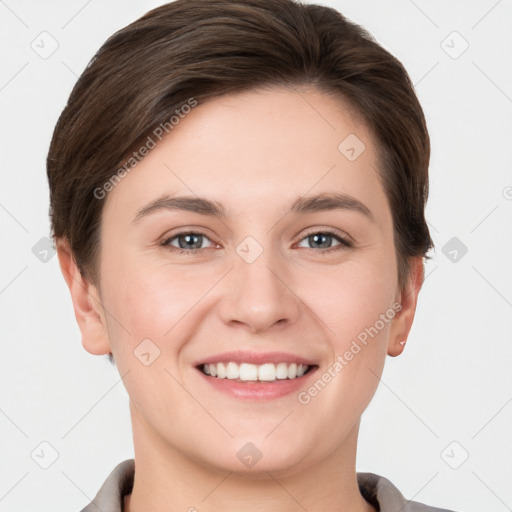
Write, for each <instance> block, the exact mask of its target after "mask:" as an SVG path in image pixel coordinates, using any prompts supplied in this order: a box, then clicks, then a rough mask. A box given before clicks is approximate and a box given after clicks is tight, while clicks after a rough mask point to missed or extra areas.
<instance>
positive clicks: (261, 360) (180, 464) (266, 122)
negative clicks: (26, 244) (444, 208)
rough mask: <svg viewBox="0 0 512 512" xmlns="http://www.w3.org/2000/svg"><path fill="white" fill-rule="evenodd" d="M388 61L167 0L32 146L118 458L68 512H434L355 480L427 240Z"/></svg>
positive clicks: (400, 101)
mask: <svg viewBox="0 0 512 512" xmlns="http://www.w3.org/2000/svg"><path fill="white" fill-rule="evenodd" d="M429 155H430V146H429V137H428V132H427V128H426V124H425V119H424V116H423V112H422V109H421V106H420V105H419V103H418V100H417V98H416V96H415V94H414V91H413V88H412V85H411V82H410V80H409V77H408V75H407V73H406V71H405V70H404V68H403V66H402V65H401V64H400V62H398V61H397V60H396V59H395V58H394V57H393V56H391V55H390V54H389V53H388V52H387V51H385V50H384V49H383V48H381V47H380V46H379V45H378V44H377V43H376V42H375V41H374V40H373V39H372V38H371V36H370V35H369V34H368V33H367V32H366V31H364V30H363V29H362V28H361V27H359V26H357V25H355V24H353V23H351V22H349V21H348V20H346V19H345V18H344V17H343V16H342V15H341V14H340V13H338V12H337V11H335V10H333V9H329V8H326V7H321V6H317V5H302V4H299V3H296V2H293V1H291V0H244V1H241V0H236V1H226V0H211V1H202V0H186V1H185V0H178V1H176V2H173V3H170V4H166V5H163V6H162V7H160V8H157V9H155V10H153V11H151V12H149V13H147V14H146V15H145V16H143V17H142V18H141V19H139V20H137V21H135V22H134V23H132V24H131V25H129V26H127V27H125V28H124V29H122V30H120V31H119V32H117V33H116V34H114V35H113V36H112V37H111V38H110V39H108V40H107V41H106V43H105V44H104V45H103V47H102V48H101V49H100V50H99V51H98V53H97V54H96V55H95V57H94V58H93V60H92V61H91V63H90V64H89V66H88V67H87V69H86V70H85V71H84V73H83V74H82V76H81V77H80V79H79V80H78V83H77V84H76V86H75V88H74V90H73V91H72V94H71V96H70V98H69V102H68V104H67V106H66V108H65V109H64V111H63V113H62V115H61V117H60V119H59V122H58V124H57V126H56V129H55V133H54V136H53V140H52V144H51V147H50V151H49V155H48V177H49V182H50V191H51V220H52V229H53V236H54V238H55V241H56V245H57V248H58V256H59V262H60V266H61V269H62V272H63V275H64V278H65V279H66V282H67V284H68V286H69V289H70V292H71V297H72V300H73V305H74V309H75V314H76V318H77V322H78V325H79V327H80V330H81V333H82V343H83V346H84V348H85V349H86V350H87V351H88V352H90V353H91V354H97V355H101V354H108V356H109V358H110V359H111V361H112V362H114V363H115V364H116V366H117V367H118V369H119V372H120V374H121V376H122V378H123V382H124V385H125V387H126V389H127V391H128V394H129V396H130V414H131V419H132V428H133V439H134V450H135V459H134V460H127V461H124V462H123V463H121V464H119V465H118V466H117V467H116V468H115V469H114V471H113V472H112V473H111V474H110V476H109V477H108V479H107V481H106V482H105V483H104V485H103V486H102V487H101V489H100V490H99V492H98V494H97V496H96V498H95V500H94V502H93V503H91V504H90V505H89V506H87V507H86V508H85V509H84V511H87V512H90V511H92V510H93V509H94V510H96V508H99V509H100V510H102V511H103V512H114V511H115V512H117V511H121V510H124V511H129V512H142V511H143V510H144V511H145V510H153V511H158V510H166V511H169V510H173V511H174V510H176V511H177V510H188V511H190V512H192V511H195V510H198V511H201V512H203V511H219V510H222V511H230V510H239V509H241V508H243V509H244V510H248V511H250V510H265V511H271V510H276V511H277V510H279V511H288V510H289V511H295V510H307V511H309V512H312V511H325V510H329V511H335V510H336V511H351V512H363V511H365V512H370V511H373V512H375V511H381V512H392V511H393V512H394V511H398V510H403V511H404V512H406V511H410V512H415V511H422V512H423V511H425V512H426V511H439V510H442V509H438V508H433V507H428V506H426V505H422V504H419V503H417V502H409V501H407V500H406V499H405V498H404V497H403V495H402V494H401V493H400V491H399V490H398V489H397V488H396V487H395V486H394V485H393V484H392V483H391V482H390V481H389V480H387V479H386V478H384V477H382V476H379V475H376V474H373V473H356V471H355V459H356V446H357V436H358V430H359V423H360V418H361V415H362V413H363V411H364V410H365V409H366V407H367V406H368V404H369V402H370V401H371V399H372V397H373V395H374V393H375V391H376V388H377V385H378V382H379V378H380V375H381V374H382V370H383V366H384V362H385V358H386V355H390V356H393V357H394V356H397V355H399V354H400V353H401V352H402V350H403V348H404V344H405V341H406V340H407V337H408V334H409V331H410V329H411V325H412V322H413V318H414V313H415V309H416V304H417V298H418V293H419V290H420V288H421V284H422V281H423V260H424V258H426V257H427V252H428V251H429V249H430V248H431V247H432V245H433V244H432V240H431V238H430V235H429V231H428V228H427V225H426V221H425V218H424V209H425V202H426V199H427V194H428V163H429Z"/></svg>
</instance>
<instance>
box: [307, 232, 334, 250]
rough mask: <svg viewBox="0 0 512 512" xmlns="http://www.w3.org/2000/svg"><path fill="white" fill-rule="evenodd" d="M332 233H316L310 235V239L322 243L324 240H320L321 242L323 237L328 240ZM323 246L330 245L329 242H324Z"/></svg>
mask: <svg viewBox="0 0 512 512" xmlns="http://www.w3.org/2000/svg"><path fill="white" fill-rule="evenodd" d="M330 237H331V235H327V234H322V233H320V234H315V235H312V236H310V237H309V239H310V242H313V243H320V245H322V242H321V241H320V242H319V239H321V238H323V239H324V240H326V239H327V240H328V239H330ZM323 247H329V244H328V243H324V244H323Z"/></svg>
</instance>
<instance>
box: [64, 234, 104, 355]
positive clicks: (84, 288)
mask: <svg viewBox="0 0 512 512" xmlns="http://www.w3.org/2000/svg"><path fill="white" fill-rule="evenodd" d="M56 245H57V256H58V258H59V265H60V268H61V271H62V274H63V276H64V279H65V281H66V284H67V285H68V288H69V291H70V294H71V300H72V301H73V309H74V311H75V318H76V321H77V323H78V327H79V328H80V332H81V334H82V345H83V347H84V348H85V350H87V352H89V353H90V354H93V355H103V354H108V353H109V352H111V348H110V343H109V339H108V331H107V325H106V319H105V315H104V310H103V306H102V303H101V297H100V295H99V293H98V290H97V288H96V287H95V286H94V285H93V284H91V283H90V282H89V281H88V280H87V279H85V278H84V277H83V276H82V274H81V272H80V270H79V268H78V266H77V264H76V262H75V259H74V258H73V255H72V253H71V249H70V247H69V243H68V242H67V240H58V241H57V244H56Z"/></svg>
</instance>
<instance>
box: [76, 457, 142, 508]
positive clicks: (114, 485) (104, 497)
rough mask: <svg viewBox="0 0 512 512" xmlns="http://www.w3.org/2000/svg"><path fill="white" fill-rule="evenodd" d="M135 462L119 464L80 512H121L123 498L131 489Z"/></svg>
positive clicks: (128, 460)
mask: <svg viewBox="0 0 512 512" xmlns="http://www.w3.org/2000/svg"><path fill="white" fill-rule="evenodd" d="M134 474H135V461H134V460H133V459H127V460H125V461H123V462H120V463H119V464H118V465H117V466H116V467H115V468H114V469H113V470H112V471H111V472H110V474H109V475H108V477H107V479H106V480H105V481H104V482H103V485H102V486H101V487H100V490H99V491H98V492H97V494H96V496H95V497H94V499H93V500H92V502H91V503H90V504H89V505H87V506H86V507H85V508H84V509H82V510H81V511H80V512H98V510H101V511H102V512H122V503H123V496H125V495H126V494H130V492H131V491H132V488H133V477H134Z"/></svg>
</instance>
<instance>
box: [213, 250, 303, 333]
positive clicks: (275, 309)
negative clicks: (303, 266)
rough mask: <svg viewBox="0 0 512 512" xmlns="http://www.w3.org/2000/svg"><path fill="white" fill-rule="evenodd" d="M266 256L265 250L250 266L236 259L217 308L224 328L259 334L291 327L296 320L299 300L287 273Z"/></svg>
mask: <svg viewBox="0 0 512 512" xmlns="http://www.w3.org/2000/svg"><path fill="white" fill-rule="evenodd" d="M269 253H270V251H268V250H264V251H263V253H262V254H261V255H260V256H259V257H258V258H257V259H256V260H255V261H253V262H252V263H248V262H246V261H244V260H243V259H242V258H239V257H238V256H236V258H235V261H234V268H233V270H232V271H231V272H229V278H228V282H226V283H225V286H226V288H225V290H226V292H225V295H224V297H223V300H222V305H221V307H220V311H221V317H222V320H223V322H224V323H226V324H227V325H230V326H232V327H233V326H239V327H242V326H243V327H245V329H247V330H248V331H249V332H250V333H251V334H258V333H262V332H265V331H267V330H269V329H271V328H273V327H274V326H276V327H277V326H281V327H284V326H285V325H293V324H294V323H295V322H296V321H297V319H298V318H299V314H300V302H301V301H300V299H299V297H298V296H297V295H296V294H295V293H294V292H293V290H292V289H291V287H290V284H289V283H288V281H289V280H290V279H287V276H288V275H289V272H287V271H285V270H284V265H278V264H277V262H276V261H275V258H274V259H272V258H271V255H270V254H269Z"/></svg>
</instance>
